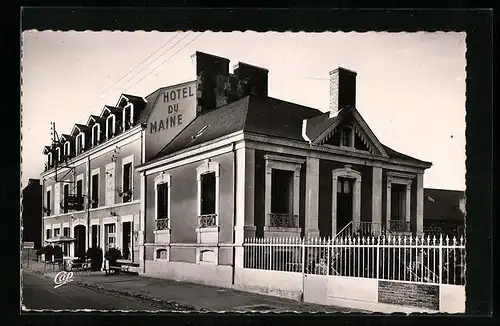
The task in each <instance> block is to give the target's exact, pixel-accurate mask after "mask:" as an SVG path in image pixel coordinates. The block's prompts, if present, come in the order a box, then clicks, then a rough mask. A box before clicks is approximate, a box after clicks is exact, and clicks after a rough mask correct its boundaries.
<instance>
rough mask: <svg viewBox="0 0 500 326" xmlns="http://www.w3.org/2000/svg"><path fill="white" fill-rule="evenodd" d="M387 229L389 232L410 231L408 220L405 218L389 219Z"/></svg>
mask: <svg viewBox="0 0 500 326" xmlns="http://www.w3.org/2000/svg"><path fill="white" fill-rule="evenodd" d="M388 222H389V225H388V228H387V229H388V230H387V231H389V232H410V231H411V230H410V222H407V221H405V220H389V221H388Z"/></svg>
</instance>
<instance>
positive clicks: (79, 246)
mask: <svg viewBox="0 0 500 326" xmlns="http://www.w3.org/2000/svg"><path fill="white" fill-rule="evenodd" d="M86 233H87V232H86V230H85V226H83V225H77V226H75V239H76V242H75V256H76V257H82V258H83V257H85V237H86Z"/></svg>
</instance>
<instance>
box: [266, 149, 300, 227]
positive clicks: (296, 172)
mask: <svg viewBox="0 0 500 326" xmlns="http://www.w3.org/2000/svg"><path fill="white" fill-rule="evenodd" d="M264 160H265V162H266V163H265V166H266V177H265V224H264V231H289V230H291V231H294V232H300V226H299V208H300V170H301V169H302V164H304V162H305V159H301V158H295V157H287V156H281V155H274V154H266V155H264ZM273 169H275V170H285V171H291V172H293V194H292V196H293V197H292V198H293V199H292V200H293V203H292V204H293V206H292V215H293V217H294V224H295V226H294V227H277V226H271V215H272V212H271V189H272V171H273Z"/></svg>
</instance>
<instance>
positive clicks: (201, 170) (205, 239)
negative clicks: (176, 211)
mask: <svg viewBox="0 0 500 326" xmlns="http://www.w3.org/2000/svg"><path fill="white" fill-rule="evenodd" d="M211 172H213V173H215V225H209V226H207V227H202V224H201V219H202V215H201V176H202V175H203V174H206V173H211ZM219 178H220V163H219V162H213V161H212V160H211V159H207V160H205V162H204V163H203V164H201V165H200V166H198V167H197V168H196V183H197V193H198V195H197V204H196V205H197V212H198V215H197V219H198V221H197V228H196V233H197V235H198V236H197V241H198V243H218V242H219V212H220V209H219V205H220V182H219Z"/></svg>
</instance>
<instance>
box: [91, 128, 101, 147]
mask: <svg viewBox="0 0 500 326" xmlns="http://www.w3.org/2000/svg"><path fill="white" fill-rule="evenodd" d="M100 134H101V126H100V125H99V123H97V122H96V123H95V124H94V125H93V126H92V146H97V145H99V141H100V140H101V139H100V138H101V135H100Z"/></svg>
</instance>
